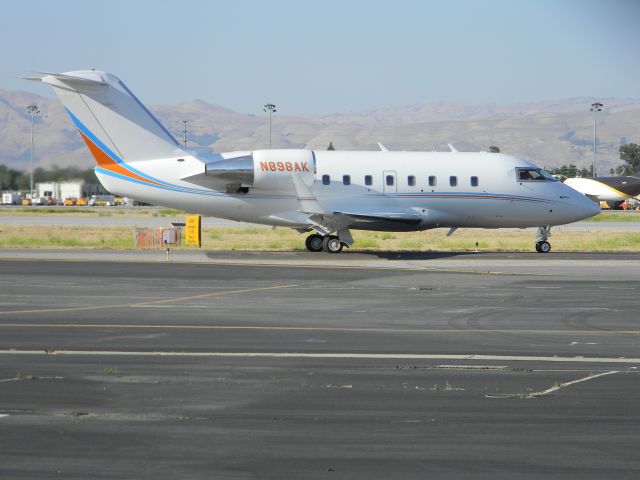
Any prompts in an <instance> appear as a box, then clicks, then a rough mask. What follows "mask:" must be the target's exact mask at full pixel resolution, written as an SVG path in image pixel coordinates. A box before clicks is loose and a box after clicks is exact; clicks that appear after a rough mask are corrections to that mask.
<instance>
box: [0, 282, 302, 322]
mask: <svg viewBox="0 0 640 480" xmlns="http://www.w3.org/2000/svg"><path fill="white" fill-rule="evenodd" d="M296 286H297V285H272V286H270V287H257V288H243V289H241V290H226V291H221V292H220V291H218V292H209V293H201V294H198V295H189V296H186V297H174V298H163V299H160V300H149V301H145V302H135V303H124V304H115V305H95V306H90V307H62V308H40V309H32V310H8V311H0V315H9V314H11V315H17V314H21V313H58V312H80V311H90V310H106V309H110V308H114V309H115V308H135V307H144V306H147V305H161V304H167V303H176V302H186V301H187V300H195V299H197V298H210V297H222V296H225V295H234V294H239V293H250V292H262V291H267V290H277V289H283V288H291V287H296Z"/></svg>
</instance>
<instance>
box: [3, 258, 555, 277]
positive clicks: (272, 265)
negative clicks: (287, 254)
mask: <svg viewBox="0 0 640 480" xmlns="http://www.w3.org/2000/svg"><path fill="white" fill-rule="evenodd" d="M0 261H3V262H4V261H10V262H51V263H132V264H143V265H156V264H166V265H171V264H173V265H216V266H224V267H254V268H256V267H259V268H264V267H270V268H309V269H319V270H388V271H398V272H427V273H463V274H473V275H496V276H509V275H511V276H529V277H555V276H558V275H556V274H553V273H539V272H503V271H492V270H473V269H460V268H437V267H399V266H396V267H393V266H391V267H389V266H384V265H380V266H378V265H336V264H329V265H319V264H310V263H300V264H285V263H257V262H251V263H249V262H237V261H236V262H234V261H219V260H203V261H201V262H197V261H187V260H184V261H183V260H170V261H166V260H160V259H158V260H127V259H115V260H114V259H104V260H102V259H91V260H88V259H58V258H10V257H1V256H0ZM306 261H307V262H309V260H306ZM311 261H314V260H311ZM371 261H376V260H371ZM377 261H378V262H381V263H382V262H383V261H387V260H377ZM391 261H393V260H391ZM400 261H411V260H400ZM418 261H426V260H418ZM317 262H320V261H317Z"/></svg>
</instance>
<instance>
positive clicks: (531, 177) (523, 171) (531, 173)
mask: <svg viewBox="0 0 640 480" xmlns="http://www.w3.org/2000/svg"><path fill="white" fill-rule="evenodd" d="M516 175H517V178H518V181H519V182H531V181H534V182H535V181H538V182H544V181H547V182H557V181H558V180H557V179H556V178H554V177H553V176H552V175H551V174H549V173H548V172H545V171H544V170H543V169H541V168H516Z"/></svg>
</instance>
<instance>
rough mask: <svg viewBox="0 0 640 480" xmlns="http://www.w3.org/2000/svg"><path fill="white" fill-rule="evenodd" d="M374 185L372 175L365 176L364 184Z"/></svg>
mask: <svg viewBox="0 0 640 480" xmlns="http://www.w3.org/2000/svg"><path fill="white" fill-rule="evenodd" d="M372 183H373V177H372V176H371V175H365V176H364V184H365V185H371V184H372Z"/></svg>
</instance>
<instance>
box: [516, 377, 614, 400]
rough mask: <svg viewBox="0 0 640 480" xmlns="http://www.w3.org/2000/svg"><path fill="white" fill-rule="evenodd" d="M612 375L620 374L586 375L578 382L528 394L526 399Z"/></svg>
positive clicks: (566, 383)
mask: <svg viewBox="0 0 640 480" xmlns="http://www.w3.org/2000/svg"><path fill="white" fill-rule="evenodd" d="M614 373H620V372H619V371H618V370H611V371H610V372H602V373H596V374H595V375H588V376H586V377H583V378H579V379H578V380H572V381H571V382H565V383H561V384H559V385H554V386H553V387H551V388H547V389H546V390H543V391H542V392H533V393H530V394H529V395H528V397H529V398H535V397H542V396H544V395H549V394H550V393H552V392H556V391H558V390H560V389H561V388H566V387H569V386H571V385H575V384H576V383H581V382H586V381H588V380H593V379H594V378H598V377H604V376H605V375H613V374H614Z"/></svg>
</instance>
